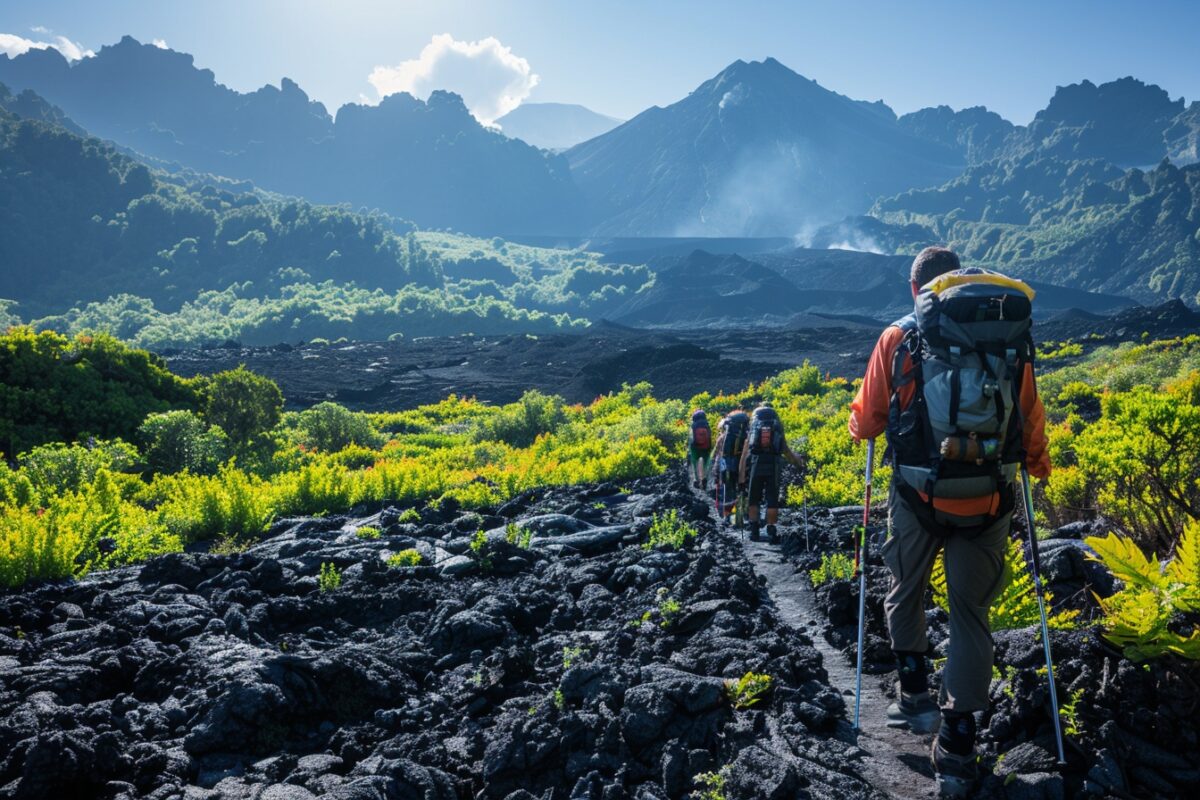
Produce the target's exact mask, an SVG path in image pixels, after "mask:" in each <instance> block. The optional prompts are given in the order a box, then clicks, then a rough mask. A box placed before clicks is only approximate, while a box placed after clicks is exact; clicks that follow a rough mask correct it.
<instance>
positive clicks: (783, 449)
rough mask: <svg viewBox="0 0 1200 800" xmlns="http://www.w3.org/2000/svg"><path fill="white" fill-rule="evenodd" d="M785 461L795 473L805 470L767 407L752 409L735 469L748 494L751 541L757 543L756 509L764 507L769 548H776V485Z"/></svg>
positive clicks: (775, 416) (779, 481)
mask: <svg viewBox="0 0 1200 800" xmlns="http://www.w3.org/2000/svg"><path fill="white" fill-rule="evenodd" d="M784 458H786V459H787V460H788V461H790V462H792V464H794V465H795V466H796V468H797V469H801V470H802V469H804V462H803V461H802V460H801V459H800V457H799V456H797V455H796V454H795V453H793V452H792V451H791V448H789V447H788V445H787V441H786V439H785V437H784V434H783V423H782V422H781V421H780V420H779V415H778V414H776V413H775V409H773V408H771V406H770V404H769V403H763V404H762V405H761V406H759V407H758V408H756V409H754V414H753V415H752V416H751V418H750V432H749V436H748V438H747V440H746V446H745V447H744V448H743V449H742V458H741V462H740V464H739V467H738V484H739V486H746V487H747V490H748V491H749V492H750V497H749V509H748V511H747V515H748V516H749V517H750V540H751V541H753V542H757V541H759V539H760V538H761V537H760V535H759V531H760V527H759V515H758V509H759V506H761V505H763V504H764V503H765V504H766V507H767V538H768V539H769V540H770V542H771V544H779V534H778V532H777V531H776V529H775V525H776V523H777V522H778V521H779V485H780V483H781V481H782V478H783V464H782V463H781V459H784Z"/></svg>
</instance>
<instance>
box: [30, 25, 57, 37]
mask: <svg viewBox="0 0 1200 800" xmlns="http://www.w3.org/2000/svg"><path fill="white" fill-rule="evenodd" d="M29 30H31V31H33V32H34V33H44V34H47V35H48V34H51V33H54V31H52V30H50V29H49V28H47V27H46V26H45V25H34V26H33V27H32V28H30V29H29Z"/></svg>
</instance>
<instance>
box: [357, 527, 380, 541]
mask: <svg viewBox="0 0 1200 800" xmlns="http://www.w3.org/2000/svg"><path fill="white" fill-rule="evenodd" d="M354 535H355V536H357V537H358V538H360V539H378V538H379V536H380V530H379V528H376V527H373V526H371V525H363V526H362V527H361V528H356V529H355V530H354Z"/></svg>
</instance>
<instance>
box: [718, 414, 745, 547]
mask: <svg viewBox="0 0 1200 800" xmlns="http://www.w3.org/2000/svg"><path fill="white" fill-rule="evenodd" d="M749 430H750V415H749V414H747V413H746V412H745V411H742V410H741V409H740V408H738V409H734V410H733V411H730V412H729V413H728V414H726V415H725V416H724V418H723V419H722V420H721V421H720V422H719V423H718V424H717V431H718V435H717V443H716V445H714V446H713V453H715V454H716V456H715V457H716V459H717V465H716V466H717V476H718V477H717V479H718V480H719V481H720V483H721V491H722V493H723V494H724V496H723V497H719V498H718V499H717V501H718V502H719V503H720V508H721V517H722V518H723V519H724V520H725V522H726V524H728V523H729V515H730V513H731V512H732V511H733V508H734V506H736V505H737V500H738V484H739V483H740V481H739V480H738V468H739V465H740V464H741V460H742V450H743V449H744V448H745V446H746V435H747V433H748V432H749Z"/></svg>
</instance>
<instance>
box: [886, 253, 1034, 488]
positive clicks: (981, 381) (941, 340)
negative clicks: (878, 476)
mask: <svg viewBox="0 0 1200 800" xmlns="http://www.w3.org/2000/svg"><path fill="white" fill-rule="evenodd" d="M1033 297H1034V292H1033V290H1032V289H1030V288H1029V287H1028V286H1027V285H1026V284H1024V283H1022V282H1021V281H1019V280H1015V279H1013V278H1009V277H1007V276H1005V275H1001V274H999V273H996V272H990V271H988V270H984V269H979V268H968V269H960V270H955V271H953V272H949V273H946V274H944V275H942V276H940V277H938V278H935V279H934V280H932V281H930V282H929V283H927V284H926V285H925V286H923V287H922V288H921V290H920V292H919V293H918V294H917V300H916V307H915V311H914V313H913V314H911V315H909V316H907V317H905V318H903V319H901V320H899V321H898V322H896V323H895V324H896V326H897V327H899V328H900V329H901V330H902V331H903V332H904V339H903V341H902V344H901V346H900V347H899V348H898V349H897V351H896V360H895V362H894V364H893V369H892V375H893V381H892V382H893V386H894V389H895V392H894V393H893V395H892V402H891V408H890V409H889V413H888V427H887V440H888V447H889V455H890V460H891V462H892V464H893V467H894V469H895V475H896V478H897V486H898V487H899V488H900V490H901V494H902V495H903V496H905V497H906V499H909V500H910V501H911V500H912V496H911V495H912V492H913V490H916V491H918V492H921V493H922V494H924V495H925V496H926V497H927V498H928V499H929V500H928V502H929V503H932V498H935V497H941V498H952V497H956V498H967V497H983V496H987V495H990V494H992V493H994V492H996V491H1002V490H1008V489H1011V485H1012V483H1013V481H1014V479H1015V477H1016V472H1017V469H1018V468H1019V466H1020V463H1021V461H1022V460H1023V458H1024V453H1023V446H1022V439H1021V424H1022V420H1021V406H1020V381H1021V377H1022V376H1023V374H1024V371H1025V365H1026V364H1027V363H1031V362H1032V359H1033V340H1032V338H1031V337H1030V333H1029V329H1030V325H1031V324H1032V321H1031V316H1030V315H1031V312H1032V301H1033ZM905 355H908V356H909V357H910V358H911V359H912V367H911V369H910V370H909V371H907V372H904V371H903V361H904V356H905ZM909 383H914V384H915V387H914V388H915V391H914V393H913V398H912V402H911V403H910V404H909V406H908V408H907V409H903V410H901V409H900V402H899V396H900V392H899V390H900V388H901V387H903V386H906V385H907V384H909ZM1004 494H1005V495H1006V496H1007V498H1008V499H1007V501H1006V502H1007V503H1010V504H1011V502H1012V500H1011V494H1012V493H1011V491H1004ZM910 504H911V503H910Z"/></svg>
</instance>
